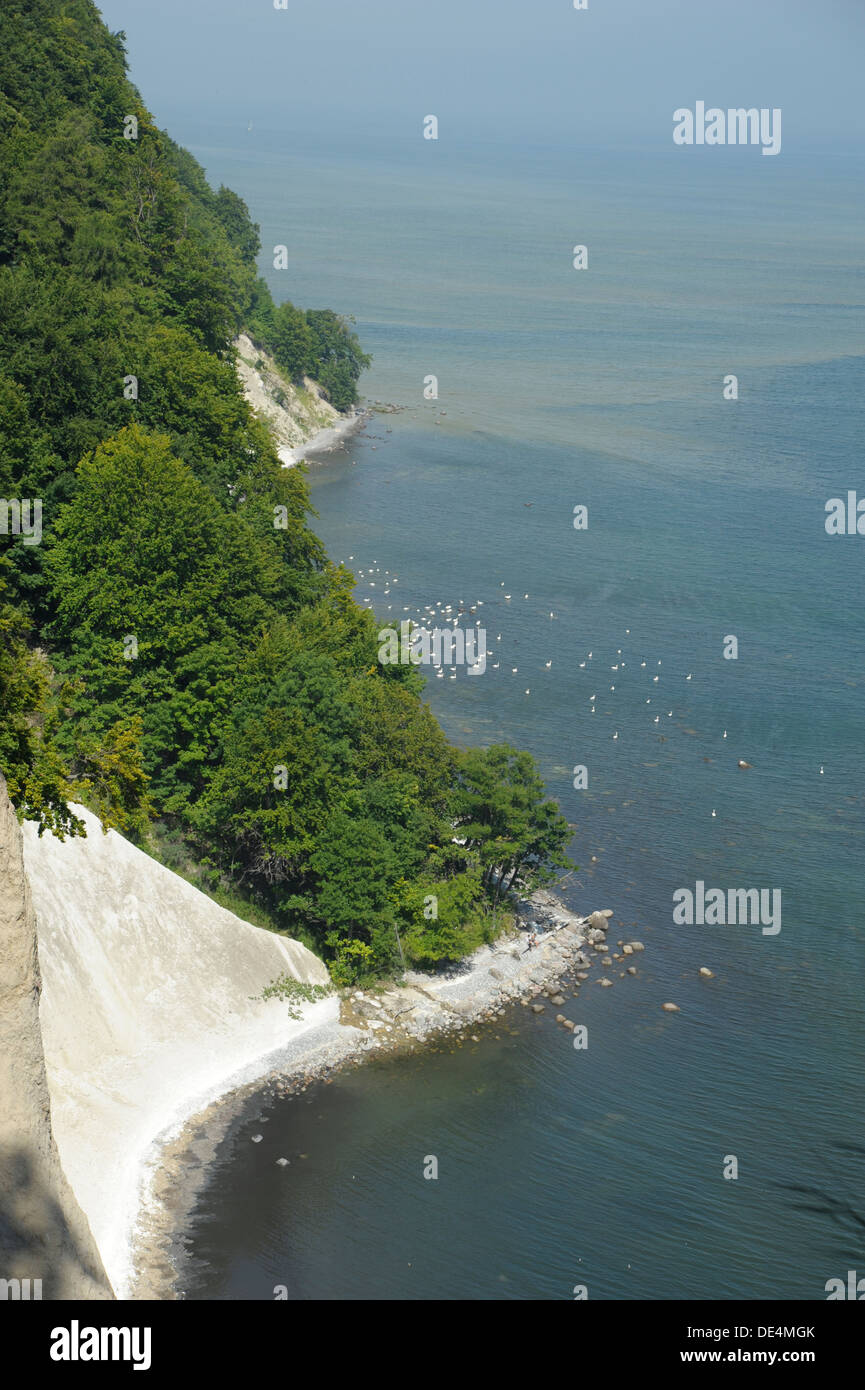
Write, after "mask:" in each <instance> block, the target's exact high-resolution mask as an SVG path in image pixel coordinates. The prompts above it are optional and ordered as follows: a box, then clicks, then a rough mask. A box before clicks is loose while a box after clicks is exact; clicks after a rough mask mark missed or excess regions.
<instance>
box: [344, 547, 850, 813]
mask: <svg viewBox="0 0 865 1390" xmlns="http://www.w3.org/2000/svg"><path fill="white" fill-rule="evenodd" d="M343 564H344V565H346V567H350V568H351V569H352V572H353V573H354V575H355V577H356V578H357V579H358V580H359V581H361V583H362V584H363V585H364V586H365V587H366V588H367V589H370V590H373V589H374V590H379V591H380V593H375V594H371V595H369V596H368V597H366V598H363V599H362V600H361V602H362V604H363V606H364V607H365V608H373V606H375V612H376V613H377V614H378V615H379V616H380V617H382V618H383V617H384V614H385V613H388V614H392V615H393V618H392V621H394V622H401V621H403V620H404V619H408V620H409V621H410V622H412V623H415V624H417V625H418V626H421V627H427V628H429V627H430V625H433V626H437V627H444V626H446V625H447V624H448V623H449V624H451V626H452V627H454V628H456V627H457V626H458V625H459V624H460V622H462V623H463V626H465V625H466V624H473V625H474V626H475V627H480V626H481V624H482V622H483V615H481V616H478V614H479V610H480V609H482V608H483V607H484V600H483V599H475V600H474V601H473V602H471V603H467V602H465V601H464V600H463V599H458V600H457V601H456V603H445V601H444V599H438V600H437V601H436V602H435V603H430V604H425V605H424V606H423V607H421V608H418V607H412V606H411V605H410V604H400V603H399V601H398V596H397V595H396V594H395V592H394V590H395V589H396V586H397V585H398V583H399V575H397V574H392V573H391V571H390V570H388V569H382V568H381V567H380V566H379V564H378V561H377V560H373V561H372V563H371V565H369V566H368V567H367V568H365V569H361V568H360V567H358V568H354V556H353V555H349V557H348V560H346V561H343ZM499 587H500V588H501V589H502V590H504V587H505V583H504V580H502V581H501V583H500V585H499ZM383 598H384V599H387V598H390V599H392V602H391V603H388V604H387V605H385V604H384V603H383V602H382V599H383ZM501 598H502V599H503V600H504V602H505V603H511V602H513V600H514V595H513V594H507V593H502V595H501ZM529 599H530V595H529V594H523V596H522V601H523V602H528V601H529ZM517 602H519V596H517ZM557 617H558V614H556V613H555V612H553V611H552V610H550V613H549V617H548V621H549V622H555V621H556V618H557ZM630 634H631V630H630V628H625V636H626V637H629V636H630ZM501 641H502V634H501V633H500V632H499V633H497V634H496V638H495V642H496V644H499V643H500V642H501ZM486 655H487V657H493V656H495V657H496V660H495V661H491V662H490V666H491V669H492V670H493V671H498V670H500V669H501V668H502V660H501V648H500V647H499V646H498V645H496V646H495V647H492V648H487V651H486ZM615 656H616V658H617V659H616V661H614V662H610V666H609V670H610V672H611V674H612V675H613V677H614V678H618V677H619V674H620V673H623V672H624V671H626V670H627V669H628V662H627V661H626V660H625V657H624V655H623V651H622V648H621V647H617V648H616V652H615ZM593 662H594V653H593V652H591V651H589V652H586V654H585V657H584V659H583V660H582V661H579V662H577V667H578V669H579V670H581V671H589V670H597V671H598V672H599V674H600V671H601V670H602V669H603V666H602V663H601V662H594V665H593ZM661 664H662V663H661V662H660V661H658V662H657V666H658V667H660V666H661ZM552 666H553V657H550V659H549V661H545V662H544V663H543V666H542V667H540V668H538V669H539V670H541V671H550V670H551V669H552ZM631 669H637V670H638V671H645V672H646V673H647V678H648V683H649V684H650V685H651V686H661V684H662V673H661V672H660V671H659V670H656V671H655V673H654V674H653V675H651V676H648V672H649V669H650V668H649V662H648V661H647V660H646V659H645V658H644V659H641V660H640V662H639V666H636V665H635V664H632V667H631ZM504 670H505V672H507V671H508V670H510V673H511V675H512V676H517V675H519V671H520V668H519V666H510V667H508V665H507V663H506V664H505V667H504ZM457 672H458V668H457V667H456V666H451V667H449V668H447V669H445V668H439V669H437V670H436V677H437V678H438V680H444V678H445V676H446V675H447V676H448V678H449V679H450V680H452V681H453V680H456V678H457ZM601 679H602V677H601ZM693 679H694V674H693V672H692V671H689V672H688V673H687V675H684V676H682V675H681V674H680V675H678V676H672V677H671V676H668V675H667V674H666V673H664V680H663V683H664V685H666V686H667V687H669V688H670V689H672V687H673V685H674V683H675V682H676V681H685V682H687V681H691V680H693ZM615 691H616V686H615V682H614V683H613V684H611V685H610V687H609V694H611V695H613V694H615ZM523 693H524V695H531V693H532V688H531V686H527V687H526V689H525V691H524V692H523ZM660 696H661V691H660V689H658V690H653V691H652V694H650V695H648V696H647V697H646V704H647V705H651V704H652V701H653V697H654V698H656V699H659V698H660ZM597 701H598V695H597V693H595V694H593V695H590V696H589V697H588V706H589V712H590V714H597V711H598V705H597ZM660 703H661V705H662V708H661V710H660V711H659V712H658V713H657V714H652V715H651V722H652V723H653V724H656V725H661V722H662V719H664V718H666V719H672V718H673V710H672V709H667V710H664V709H663V704H665V703H667V701H664V700H660ZM604 713H605V714H608V715H611V714H612V713H613V711H611V710H605V711H604ZM721 737H722V739H725V738H726V737H727V730H726V729H724V731H723V733H722V734H721ZM611 738H612V740H613V742H614V743H615V742H617V741H618V738H619V730H618V729H614V730H613V733H612V735H611ZM738 766H739V767H740V768H743V769H744V768H750V767H751V764H750V763H748V762H746V761H745V760H744V759H742V758H740V759H739V760H738ZM820 773H821V775H822V773H823V768H822V767H821V768H820ZM715 815H716V812H715V811H714V810H713V811H712V816H713V817H714V816H715Z"/></svg>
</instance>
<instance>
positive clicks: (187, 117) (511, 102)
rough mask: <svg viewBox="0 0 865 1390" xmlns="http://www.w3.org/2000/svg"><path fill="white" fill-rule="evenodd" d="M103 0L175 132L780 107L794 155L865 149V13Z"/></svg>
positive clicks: (593, 4)
mask: <svg viewBox="0 0 865 1390" xmlns="http://www.w3.org/2000/svg"><path fill="white" fill-rule="evenodd" d="M288 5H289V7H288V9H287V10H275V9H274V7H273V0H104V3H103V4H102V5H101V10H102V13H103V16H104V18H105V21H106V23H107V24H108V26H109V28H111V29H112V30H117V29H123V30H125V31H126V34H127V39H128V50H129V55H130V67H131V76H132V79H133V81H134V82H136V83H137V85H138V86H139V87H140V89H141V91H142V95H143V97H144V100H145V102H146V103H147V105H148V106H149V107H150V109H151V110H152V111H153V112H154V115H155V116H156V118H157V121H158V123H159V124H160V125H162V126H167V127H169V128H172V133H174V134H176V135H177V136H178V138H182V131H183V126H184V125H186V124H187V123H188V122H194V123H195V124H196V125H197V124H198V122H199V121H200V120H202V119H203V120H204V121H207V122H210V121H212V122H220V123H221V122H225V123H229V122H230V123H234V122H236V121H243V122H245V121H246V120H247V119H253V120H256V121H259V122H262V123H265V124H267V125H280V124H284V125H285V126H286V128H287V129H288V130H291V131H297V130H298V129H301V130H302V129H305V128H306V129H314V128H318V129H319V130H322V131H323V130H325V129H328V130H330V129H333V128H334V126H336V127H339V126H340V125H343V126H344V127H345V128H346V129H351V130H354V131H356V130H357V129H358V128H365V127H366V128H369V129H371V130H372V129H383V128H390V129H392V130H393V132H394V133H395V134H396V133H402V132H403V131H404V132H405V133H406V134H414V133H415V132H416V131H417V129H418V126H419V122H420V120H421V118H422V117H423V116H424V115H426V114H428V113H434V114H435V115H437V116H438V118H439V121H440V135H441V138H442V139H443V138H445V135H446V134H447V133H448V131H449V130H450V129H454V130H459V131H460V132H462V133H466V134H471V133H474V132H476V133H477V134H478V135H480V136H482V137H483V138H489V137H490V136H495V135H496V134H498V135H500V136H501V138H507V139H518V138H519V137H520V136H521V135H525V136H526V137H527V138H528V139H530V140H533V139H537V138H538V137H539V136H540V137H546V138H548V139H550V141H551V142H553V143H556V144H558V143H561V142H562V141H571V140H575V139H583V140H585V139H587V138H588V136H589V134H590V135H591V141H592V144H593V145H595V146H596V147H597V146H599V145H601V144H603V143H605V142H606V140H607V139H609V140H611V141H614V142H619V141H621V140H627V141H630V140H633V141H634V142H635V143H643V142H644V141H645V142H646V143H652V142H653V141H654V139H655V133H656V132H657V133H658V138H663V139H664V140H665V141H667V140H669V139H670V131H671V128H672V112H673V110H674V109H675V108H676V107H679V106H693V105H694V102H695V101H696V100H698V99H701V100H705V101H706V102H707V104H708V105H713V104H715V105H718V106H722V107H728V106H757V107H764V106H765V107H781V108H782V110H783V118H784V149H785V151H787V152H790V151H791V150H794V149H795V148H796V146H797V145H799V144H802V145H806V144H813V142H814V141H818V140H819V141H823V140H826V139H827V138H828V139H831V140H832V141H833V142H834V143H835V144H836V146H841V145H843V146H845V147H855V146H856V145H859V144H861V142H862V141H863V137H865V103H863V101H862V98H861V92H862V71H863V60H865V0H726V3H725V0H589V8H588V10H586V11H575V10H574V8H573V0H288Z"/></svg>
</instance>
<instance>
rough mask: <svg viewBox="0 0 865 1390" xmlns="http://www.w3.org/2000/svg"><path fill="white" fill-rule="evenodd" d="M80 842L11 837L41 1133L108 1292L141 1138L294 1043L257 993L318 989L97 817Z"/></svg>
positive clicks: (119, 1257)
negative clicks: (33, 972)
mask: <svg viewBox="0 0 865 1390" xmlns="http://www.w3.org/2000/svg"><path fill="white" fill-rule="evenodd" d="M75 811H76V814H77V815H79V816H81V818H82V819H83V820H84V821H85V823H86V825H87V838H86V839H74V840H66V841H65V842H60V841H59V840H57V839H55V838H54V837H53V836H51V835H44V836H42V838H41V839H40V838H39V837H38V835H37V833H36V827H35V826H34V825H32V824H27V825H25V826H24V863H25V867H26V871H27V877H28V879H29V881H30V885H31V891H32V895H33V904H34V907H35V911H36V921H37V928H38V938H39V957H40V961H41V967H42V979H43V990H42V1002H41V1007H40V1016H41V1024H42V1038H43V1045H44V1049H45V1063H46V1067H47V1074H48V1085H49V1090H50V1095H51V1108H52V1115H53V1121H54V1131H55V1135H56V1139H57V1146H58V1149H59V1152H60V1158H61V1161H62V1163H63V1167H64V1169H65V1172H66V1175H67V1177H68V1179H69V1182H70V1184H71V1186H72V1189H73V1191H74V1193H75V1196H76V1197H77V1199H78V1202H79V1203H80V1205H81V1207H82V1208H83V1210H84V1212H85V1214H86V1215H87V1217H88V1219H89V1222H90V1226H91V1229H92V1231H93V1235H94V1237H95V1239H96V1244H97V1246H98V1247H99V1252H100V1254H101V1256H102V1260H103V1263H104V1265H105V1268H106V1270H107V1272H108V1275H109V1277H110V1279H111V1281H112V1284H113V1285H114V1288H115V1291H116V1292H117V1294H118V1296H120V1297H123V1296H124V1295H125V1294H126V1293H127V1292H128V1290H129V1287H130V1280H131V1275H132V1269H131V1265H130V1249H129V1237H130V1234H131V1231H132V1228H133V1226H134V1223H135V1220H136V1217H137V1215H138V1213H139V1207H140V1200H141V1195H142V1178H143V1175H144V1173H145V1171H146V1165H147V1163H148V1160H149V1159H152V1156H153V1150H152V1146H153V1141H154V1139H155V1138H156V1137H157V1136H159V1135H164V1134H165V1133H167V1132H170V1131H171V1130H172V1129H176V1128H177V1127H178V1126H179V1125H180V1124H182V1123H183V1121H185V1120H186V1119H188V1118H189V1117H190V1115H192V1114H194V1113H196V1111H198V1110H200V1109H202V1108H203V1107H204V1106H205V1105H207V1104H208V1103H209V1102H210V1101H211V1100H213V1099H214V1098H215V1097H216V1096H218V1095H220V1094H223V1093H224V1092H225V1091H227V1090H228V1089H230V1088H231V1087H232V1086H233V1085H236V1084H240V1083H242V1082H244V1081H248V1080H251V1079H254V1077H256V1076H258V1075H261V1074H262V1073H263V1072H264V1071H265V1070H266V1069H267V1060H266V1059H267V1058H268V1056H269V1055H270V1054H272V1053H274V1052H276V1051H278V1049H279V1048H280V1047H281V1046H283V1045H284V1044H285V1043H286V1042H287V1041H288V1039H289V1038H290V1037H291V1036H292V1035H296V1034H297V1032H298V1031H302V1030H303V1029H304V1028H306V1027H309V1026H310V1024H311V1023H312V1022H313V1021H320V1018H321V1015H322V1011H328V1010H332V1009H334V1008H335V1001H334V1000H327V1001H324V1002H323V1003H322V1004H317V1005H313V1006H311V1007H308V1008H307V1010H306V1013H305V1018H304V1020H303V1021H301V1022H293V1021H292V1020H291V1018H290V1016H289V1014H288V1009H287V1006H286V1004H285V1003H283V1002H280V1001H279V1000H275V999H274V1000H269V1001H268V1002H266V1003H265V1002H262V1001H261V1000H260V999H259V1000H256V999H255V998H254V996H258V995H260V994H261V991H262V989H263V988H264V986H266V985H267V984H269V983H270V982H271V981H272V980H273V979H275V978H276V976H278V975H280V974H283V973H288V974H289V975H291V976H293V977H294V978H295V979H297V980H300V981H303V982H306V983H311V984H326V983H327V981H328V974H327V970H326V968H325V966H324V965H323V964H322V962H321V961H320V960H318V958H317V957H316V956H314V955H313V954H312V953H311V952H310V951H308V950H307V949H306V947H304V946H301V945H300V943H299V942H296V941H291V940H289V939H287V938H285V937H280V936H276V935H274V934H273V933H271V932H266V931H261V930H260V929H259V928H257V927H253V926H250V925H249V924H248V923H246V922H243V921H241V920H240V919H239V918H238V917H235V916H234V914H233V913H231V912H227V911H225V909H223V908H221V907H218V906H217V905H216V904H215V903H214V902H212V901H211V899H210V898H208V897H206V896H205V895H204V894H202V893H200V892H198V890H197V889H195V888H193V887H192V886H191V885H190V884H188V883H186V882H185V881H184V880H183V879H181V878H178V877H177V875H176V874H173V873H171V872H170V870H168V869H165V868H163V867H162V865H160V864H157V863H156V862H155V861H154V860H152V859H151V858H149V856H148V855H146V854H144V853H142V851H141V850H138V849H136V848H135V846H134V845H131V844H130V843H129V842H128V841H127V840H124V839H123V837H122V836H121V835H118V834H117V833H116V832H114V831H109V832H108V834H107V835H106V834H104V833H103V831H102V829H101V827H100V825H99V822H98V820H97V819H96V818H95V817H94V816H92V815H91V814H90V813H89V812H88V811H86V810H84V809H83V808H82V807H76V808H75Z"/></svg>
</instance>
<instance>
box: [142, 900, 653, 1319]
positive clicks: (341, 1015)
mask: <svg viewBox="0 0 865 1390" xmlns="http://www.w3.org/2000/svg"><path fill="white" fill-rule="evenodd" d="M612 915H613V914H612V912H611V911H610V910H609V909H606V910H604V911H602V912H593V913H591V914H590V915H589V916H586V917H580V916H578V915H577V914H575V913H572V912H570V911H569V910H568V909H567V908H566V907H565V906H564V904H563V903H562V902H561V901H560V900H559V899H558V898H556V897H555V896H554V895H553V894H551V893H547V892H544V891H539V892H537V893H534V894H533V895H532V896H531V898H529V899H526V900H524V901H522V902H520V903H519V904H518V907H517V924H516V926H515V928H514V929H513V930H511V931H510V932H508V933H506V934H505V935H503V936H501V937H500V938H499V939H498V940H497V941H496V942H495V943H494V944H493V945H491V946H482V947H481V948H480V949H479V950H477V951H475V952H474V954H473V955H471V956H469V957H467V958H466V959H465V960H463V961H460V962H459V963H457V964H456V965H453V966H449V967H446V968H443V969H441V970H440V971H437V972H436V973H434V974H422V973H420V972H417V971H407V972H406V974H405V976H404V977H403V979H402V980H400V981H399V982H397V983H394V984H392V985H389V986H387V987H384V988H381V987H380V988H377V989H367V990H360V989H355V990H351V991H345V992H344V993H343V995H342V997H332V998H330V999H328V1000H325V1001H323V1002H321V1003H318V1004H315V1005H311V1006H306V1007H305V1008H304V1009H303V1017H304V1020H305V1019H307V1018H308V1019H309V1026H308V1027H306V1028H303V1027H301V1028H300V1029H298V1028H297V1027H294V1028H293V1029H292V1036H291V1038H290V1040H289V1041H287V1042H286V1044H285V1045H284V1046H283V1047H281V1048H280V1049H278V1050H277V1051H275V1052H272V1053H270V1054H269V1055H268V1056H267V1057H265V1058H263V1059H262V1060H261V1063H260V1067H259V1069H258V1075H257V1076H256V1077H254V1078H253V1077H247V1078H245V1080H246V1084H245V1085H242V1086H239V1087H238V1086H234V1087H232V1090H231V1092H230V1093H229V1094H227V1095H225V1096H223V1097H221V1098H219V1099H217V1100H215V1101H214V1103H213V1104H211V1105H210V1106H209V1107H208V1108H207V1109H205V1110H204V1111H202V1112H201V1113H200V1114H198V1115H197V1116H195V1118H194V1119H192V1120H190V1121H187V1122H186V1123H184V1124H183V1125H182V1126H180V1127H178V1128H176V1129H175V1130H173V1131H171V1132H166V1133H164V1134H162V1135H160V1136H159V1138H158V1139H157V1140H156V1141H155V1142H154V1144H153V1146H152V1151H151V1155H150V1159H149V1163H148V1170H147V1175H146V1180H145V1183H144V1190H143V1194H142V1205H141V1215H140V1219H139V1222H138V1224H137V1227H136V1232H135V1240H134V1264H135V1267H136V1270H137V1275H136V1280H135V1284H134V1286H133V1288H132V1290H131V1296H132V1297H133V1298H163V1299H164V1298H169V1299H170V1298H176V1297H178V1296H179V1295H178V1291H177V1255H178V1252H179V1251H180V1250H182V1248H183V1246H182V1242H183V1235H182V1231H183V1229H184V1226H185V1224H186V1220H187V1218H188V1215H189V1213H190V1212H191V1210H192V1209H193V1207H194V1204H195V1199H196V1197H197V1195H198V1193H199V1192H200V1191H201V1190H202V1188H203V1187H204V1185H205V1184H206V1182H207V1174H208V1169H209V1165H210V1163H211V1161H212V1159H213V1157H214V1155H215V1153H216V1150H217V1148H218V1147H219V1145H220V1144H221V1143H222V1142H223V1140H225V1139H228V1138H230V1135H231V1131H232V1129H233V1127H234V1126H235V1125H236V1124H238V1123H239V1121H240V1118H241V1117H242V1115H243V1114H244V1113H245V1109H246V1106H247V1103H248V1101H249V1100H250V1098H252V1097H258V1098H260V1099H262V1100H270V1099H275V1098H280V1097H288V1096H291V1095H299V1094H302V1093H303V1092H304V1091H306V1090H307V1089H308V1088H309V1087H310V1086H311V1085H313V1084H314V1083H315V1082H316V1081H320V1080H322V1079H327V1078H329V1077H330V1076H332V1075H333V1073H334V1072H335V1071H336V1070H338V1069H339V1068H340V1067H343V1066H346V1065H349V1064H358V1063H360V1062H362V1061H363V1059H364V1058H365V1057H368V1056H370V1055H375V1056H381V1055H384V1054H387V1053H399V1052H401V1051H416V1050H419V1049H420V1048H421V1047H423V1046H424V1045H425V1044H426V1043H427V1042H428V1041H430V1040H432V1039H433V1038H435V1037H437V1036H441V1035H442V1034H446V1033H452V1032H462V1031H464V1030H465V1029H466V1028H468V1027H471V1026H473V1025H477V1024H482V1023H484V1022H487V1021H490V1020H493V1019H496V1018H498V1017H500V1016H501V1015H502V1014H503V1013H504V1012H505V1010H506V1009H507V1008H508V1007H512V1006H513V1005H514V1004H521V1005H523V1006H524V1007H526V1008H532V1009H534V1010H535V1011H536V1012H541V1011H543V1010H545V1009H547V1008H548V1007H550V1006H552V1007H556V1005H557V1004H559V1005H561V1004H563V1003H564V1000H563V999H560V998H559V996H558V994H557V987H558V982H559V981H560V980H561V979H562V978H563V977H564V976H565V975H570V976H571V977H572V984H573V985H576V987H577V988H579V987H580V984H581V980H580V976H583V977H584V978H585V979H587V980H588V979H590V978H591V976H590V971H591V970H592V967H593V965H594V963H595V962H596V961H599V960H600V959H601V957H602V956H603V963H604V964H606V963H607V962H610V963H612V959H611V957H608V956H606V955H605V954H604V953H605V952H606V950H607V947H606V945H605V933H606V931H607V928H608V924H609V919H610V918H611V917H612ZM532 941H533V944H530V943H531V942H532ZM610 949H611V950H614V949H615V948H612V947H611V948H610ZM622 950H623V951H625V952H626V954H625V955H617V957H616V959H617V962H620V963H621V964H622V965H625V964H627V956H629V955H631V954H632V953H633V950H638V951H639V950H642V945H641V944H640V943H639V942H636V943H633V947H632V946H631V945H630V944H629V945H628V946H627V947H623V948H622ZM595 978H596V979H598V980H599V983H609V982H607V981H605V980H603V979H600V978H599V977H598V976H597V973H596V974H595ZM557 1019H561V1022H562V1026H569V1024H568V1022H567V1021H566V1020H565V1019H564V1018H563V1016H561V1015H557Z"/></svg>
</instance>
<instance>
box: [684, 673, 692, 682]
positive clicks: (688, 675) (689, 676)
mask: <svg viewBox="0 0 865 1390" xmlns="http://www.w3.org/2000/svg"><path fill="white" fill-rule="evenodd" d="M690 679H691V673H690V671H689V672H688V674H687V676H686V677H685V680H686V681H689V680H690Z"/></svg>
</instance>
